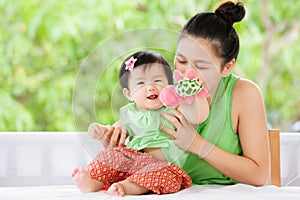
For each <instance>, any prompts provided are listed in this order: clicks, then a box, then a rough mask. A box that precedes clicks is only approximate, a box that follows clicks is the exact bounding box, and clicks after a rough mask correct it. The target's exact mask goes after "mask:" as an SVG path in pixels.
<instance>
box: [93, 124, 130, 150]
mask: <svg viewBox="0 0 300 200" xmlns="http://www.w3.org/2000/svg"><path fill="white" fill-rule="evenodd" d="M88 134H89V136H90V137H91V138H93V139H95V140H99V141H101V142H102V144H103V146H104V148H108V147H116V146H119V147H123V146H124V144H125V140H126V137H127V130H126V129H125V127H124V126H123V125H122V124H120V123H118V122H117V123H115V124H114V125H113V126H104V125H101V124H99V123H97V122H94V123H92V124H91V125H90V126H89V129H88Z"/></svg>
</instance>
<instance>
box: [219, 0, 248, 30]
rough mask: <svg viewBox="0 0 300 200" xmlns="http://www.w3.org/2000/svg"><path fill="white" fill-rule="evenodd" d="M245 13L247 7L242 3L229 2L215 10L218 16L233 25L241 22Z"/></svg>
mask: <svg viewBox="0 0 300 200" xmlns="http://www.w3.org/2000/svg"><path fill="white" fill-rule="evenodd" d="M245 13H246V11H245V7H244V5H243V3H242V2H237V3H233V2H232V1H227V2H225V3H222V4H220V6H219V7H218V8H217V9H216V10H215V14H216V15H217V16H219V17H221V18H222V19H223V20H225V21H227V22H229V23H230V24H231V25H233V24H234V23H235V22H239V21H241V20H242V19H243V18H244V17H245Z"/></svg>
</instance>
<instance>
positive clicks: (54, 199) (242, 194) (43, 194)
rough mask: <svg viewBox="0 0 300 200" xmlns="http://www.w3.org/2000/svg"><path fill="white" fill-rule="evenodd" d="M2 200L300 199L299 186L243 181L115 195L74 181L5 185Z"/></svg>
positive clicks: (0, 194) (0, 192)
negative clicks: (83, 187) (83, 190)
mask: <svg viewBox="0 0 300 200" xmlns="http://www.w3.org/2000/svg"><path fill="white" fill-rule="evenodd" d="M0 199H1V200H19V199H20V200H44V199H45V200H46V199H47V200H48V199H49V200H67V199H69V200H113V199H123V200H134V199H151V200H156V199H157V200H164V199H172V200H181V199H182V200H194V199H195V200H201V199H202V200H227V199H228V200H235V199H236V200H260V199H261V200H279V199H280V200H299V199H300V187H295V186H289V187H280V188H279V187H275V186H264V187H253V186H249V185H244V184H237V185H232V186H219V185H218V186H217V185H205V186H193V187H192V188H188V189H185V190H182V191H180V192H178V193H174V194H167V195H155V194H148V195H138V196H132V195H131V196H125V197H123V198H121V197H115V196H111V195H108V194H107V193H106V192H104V191H101V192H96V193H80V192H79V190H78V189H77V188H76V187H75V186H74V185H66V186H32V187H30V186H29V187H2V188H0Z"/></svg>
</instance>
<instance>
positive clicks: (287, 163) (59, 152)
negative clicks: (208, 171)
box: [0, 132, 300, 200]
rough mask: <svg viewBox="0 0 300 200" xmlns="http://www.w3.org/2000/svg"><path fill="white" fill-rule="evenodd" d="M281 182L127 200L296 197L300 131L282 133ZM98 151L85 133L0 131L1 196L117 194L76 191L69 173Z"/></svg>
mask: <svg viewBox="0 0 300 200" xmlns="http://www.w3.org/2000/svg"><path fill="white" fill-rule="evenodd" d="M280 146H281V183H282V186H283V187H280V188H278V187H275V186H264V187H253V186H248V185H244V184H237V185H232V186H217V185H213V186H207V185H206V186H193V187H192V188H189V189H186V190H183V191H181V192H179V193H175V194H168V195H143V196H126V197H125V198H123V199H124V200H126V199H152V200H154V199H158V200H163V199H173V200H179V199H184V200H192V199H197V200H198V199H205V200H209V199H216V200H223V199H225V200H226V199H228V200H234V199H238V200H248V199H251V200H256V199H262V200H268V199H270V200H278V199H284V200H289V199H291V200H292V199H295V200H296V199H297V200H300V134H297V133H281V145H280ZM100 150H101V146H99V142H97V141H93V140H91V139H89V137H88V136H87V134H86V133H75V132H31V133H17V132H14V133H13V132H2V133H1V132H0V200H10V199H12V200H18V199H20V200H44V199H46V200H48V199H49V200H52V199H53V200H56V199H58V200H65V199H70V200H73V199H74V200H76V199H77V200H87V199H91V200H93V199H97V200H98V199H104V200H105V199H120V198H118V197H113V196H110V195H108V194H106V193H105V192H103V191H102V192H98V193H90V194H81V193H80V192H79V190H78V189H77V188H76V187H75V186H74V185H73V183H72V179H71V177H70V173H71V171H72V169H73V168H74V167H75V166H77V165H82V166H85V165H86V164H87V163H88V162H89V161H90V160H91V159H92V158H93V157H94V156H95V155H96V154H97V152H98V151H100Z"/></svg>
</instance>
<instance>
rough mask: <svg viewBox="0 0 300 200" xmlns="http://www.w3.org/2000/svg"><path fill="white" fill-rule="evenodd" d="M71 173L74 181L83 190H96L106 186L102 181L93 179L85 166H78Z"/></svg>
mask: <svg viewBox="0 0 300 200" xmlns="http://www.w3.org/2000/svg"><path fill="white" fill-rule="evenodd" d="M71 175H72V179H73V182H74V183H75V184H76V186H77V187H78V188H79V190H80V191H81V192H96V191H98V190H100V189H101V188H102V187H103V186H104V184H103V183H101V182H100V181H97V180H95V179H92V178H91V177H90V175H89V173H88V172H87V171H86V169H84V168H83V167H76V168H75V169H74V170H73V172H72V174H71Z"/></svg>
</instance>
